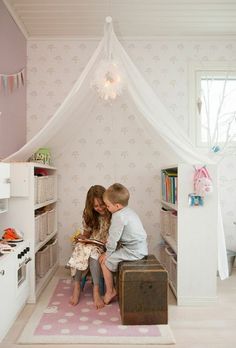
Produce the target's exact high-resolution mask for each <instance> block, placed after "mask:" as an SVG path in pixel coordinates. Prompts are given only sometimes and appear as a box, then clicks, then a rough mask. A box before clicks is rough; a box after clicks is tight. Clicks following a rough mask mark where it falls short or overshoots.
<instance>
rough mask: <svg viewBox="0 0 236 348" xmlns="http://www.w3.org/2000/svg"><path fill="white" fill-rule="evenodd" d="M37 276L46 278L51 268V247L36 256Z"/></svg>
mask: <svg viewBox="0 0 236 348" xmlns="http://www.w3.org/2000/svg"><path fill="white" fill-rule="evenodd" d="M35 266H36V276H37V277H40V278H42V277H44V276H45V274H46V273H47V272H48V271H49V268H50V246H49V245H46V246H44V247H43V248H42V249H40V250H39V251H38V252H37V253H36V255H35Z"/></svg>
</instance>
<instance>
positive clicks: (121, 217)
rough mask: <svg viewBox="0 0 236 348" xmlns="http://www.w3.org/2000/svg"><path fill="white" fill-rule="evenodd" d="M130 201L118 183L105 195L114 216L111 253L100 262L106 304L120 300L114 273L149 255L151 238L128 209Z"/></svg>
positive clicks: (107, 244)
mask: <svg viewBox="0 0 236 348" xmlns="http://www.w3.org/2000/svg"><path fill="white" fill-rule="evenodd" d="M129 197H130V195H129V191H128V190H127V188H126V187H124V186H123V185H121V184H117V183H116V184H113V185H111V186H110V187H109V188H108V189H107V190H106V191H105V193H104V194H103V201H104V203H105V204H106V207H107V209H108V210H109V211H110V212H111V213H112V219H111V226H110V228H109V236H108V240H107V243H106V249H107V250H106V253H104V254H102V255H101V256H100V259H99V261H100V263H101V267H102V271H103V276H104V280H105V284H106V293H105V296H104V299H103V300H104V303H105V304H109V303H110V302H111V300H112V299H113V298H114V297H115V296H116V289H115V287H114V284H113V275H112V272H115V271H116V270H117V268H118V264H119V263H120V262H121V261H131V260H139V259H142V258H143V257H145V256H146V255H147V254H148V249H147V234H146V232H145V230H144V228H143V225H142V222H141V221H140V219H139V217H138V215H137V214H136V213H135V212H134V211H133V210H132V209H130V208H128V207H127V205H128V201H129Z"/></svg>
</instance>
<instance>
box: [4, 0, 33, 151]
mask: <svg viewBox="0 0 236 348" xmlns="http://www.w3.org/2000/svg"><path fill="white" fill-rule="evenodd" d="M26 59H27V57H26V39H25V37H24V35H23V34H22V33H21V31H20V29H19V28H18V26H17V25H16V24H15V22H14V20H13V19H12V17H11V16H10V14H9V12H8V11H7V9H6V7H5V5H4V3H3V2H2V0H0V74H12V73H15V72H17V71H19V70H21V69H22V68H23V67H26ZM0 113H1V114H0V158H4V157H6V156H8V155H9V154H11V153H13V152H15V151H16V150H18V149H19V148H20V147H21V146H22V145H24V144H25V141H26V87H20V88H18V89H15V90H14V91H13V92H12V93H9V92H8V93H5V92H3V90H1V91H0Z"/></svg>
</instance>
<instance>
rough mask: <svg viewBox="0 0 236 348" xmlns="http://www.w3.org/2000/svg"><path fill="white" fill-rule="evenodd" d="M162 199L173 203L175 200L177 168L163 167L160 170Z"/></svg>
mask: <svg viewBox="0 0 236 348" xmlns="http://www.w3.org/2000/svg"><path fill="white" fill-rule="evenodd" d="M161 183H162V199H163V200H164V201H166V202H169V203H172V204H175V203H176V202H177V185H178V176H177V168H173V169H163V170H162V171H161Z"/></svg>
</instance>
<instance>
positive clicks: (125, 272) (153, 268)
mask: <svg viewBox="0 0 236 348" xmlns="http://www.w3.org/2000/svg"><path fill="white" fill-rule="evenodd" d="M118 286H119V290H118V298H119V305H120V313H121V321H122V324H124V325H154V324H167V323H168V273H167V271H166V270H165V269H164V268H163V267H162V265H161V264H160V263H159V261H158V260H157V259H156V258H155V256H153V255H149V256H147V257H146V258H145V259H142V260H137V261H123V262H121V264H120V266H119V273H118Z"/></svg>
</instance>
